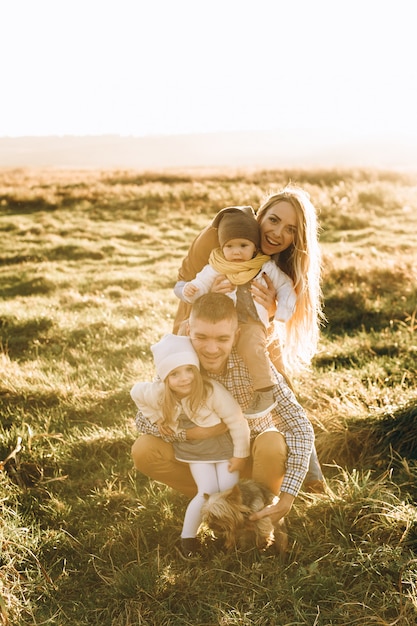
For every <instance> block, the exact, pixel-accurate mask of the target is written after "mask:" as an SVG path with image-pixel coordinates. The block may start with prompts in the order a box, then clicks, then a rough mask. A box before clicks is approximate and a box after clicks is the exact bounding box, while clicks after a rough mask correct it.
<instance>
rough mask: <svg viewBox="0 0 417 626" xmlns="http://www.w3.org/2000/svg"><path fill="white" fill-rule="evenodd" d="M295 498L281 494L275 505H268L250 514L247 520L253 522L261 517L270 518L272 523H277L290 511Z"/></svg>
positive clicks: (287, 494)
mask: <svg viewBox="0 0 417 626" xmlns="http://www.w3.org/2000/svg"><path fill="white" fill-rule="evenodd" d="M294 500H295V497H294V496H292V495H291V494H289V493H281V495H280V498H279V500H278V502H277V503H276V504H269V505H268V506H266V507H265V508H264V509H261V510H260V511H257V512H256V513H252V514H251V515H249V519H250V520H252V521H254V520H257V519H262V518H263V517H271V518H272V521H273V522H275V524H276V523H277V522H279V520H280V519H282V518H283V517H285V516H286V515H287V514H288V513H289V512H290V510H291V507H292V505H293V502H294Z"/></svg>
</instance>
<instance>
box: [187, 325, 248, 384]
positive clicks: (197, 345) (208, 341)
mask: <svg viewBox="0 0 417 626" xmlns="http://www.w3.org/2000/svg"><path fill="white" fill-rule="evenodd" d="M236 333H237V322H236V320H221V321H220V322H216V323H215V324H213V323H211V322H207V321H205V320H201V319H198V318H196V319H194V318H191V319H190V322H189V335H190V338H191V343H192V344H193V346H194V350H195V351H196V352H197V355H198V358H199V360H200V364H201V366H202V367H203V368H204V369H205V370H206V372H209V373H211V374H221V373H222V372H223V371H224V368H225V366H226V362H227V359H228V358H229V355H230V352H231V351H232V348H233V345H234V342H235V338H236Z"/></svg>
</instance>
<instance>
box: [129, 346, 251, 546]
mask: <svg viewBox="0 0 417 626" xmlns="http://www.w3.org/2000/svg"><path fill="white" fill-rule="evenodd" d="M151 350H152V353H153V356H154V362H155V367H156V371H157V374H158V376H159V380H156V381H155V382H143V383H136V384H135V385H134V386H133V388H132V390H131V392H130V394H131V396H132V399H133V400H134V402H135V403H136V405H137V406H138V408H139V409H140V410H141V411H142V413H143V415H144V417H146V418H147V419H149V421H151V422H152V423H154V424H157V426H158V430H159V433H160V435H161V436H163V437H167V438H169V437H170V436H172V435H173V434H178V433H183V440H182V441H178V440H173V446H174V451H175V457H176V459H177V460H178V461H182V462H184V463H189V464H190V471H191V474H192V476H193V478H194V480H195V482H196V485H197V495H196V496H195V497H194V498H193V499H192V500H191V502H190V503H189V504H188V507H187V510H186V513H185V518H184V523H183V527H182V532H181V552H182V554H183V555H184V556H187V557H190V556H193V555H194V554H197V553H198V546H199V543H198V540H197V538H196V536H197V531H198V528H199V526H200V523H201V508H202V506H203V504H204V494H212V493H216V492H218V491H225V490H226V489H230V488H231V487H233V485H235V484H236V483H237V482H238V480H239V471H240V470H242V469H243V467H244V464H245V459H246V458H247V457H248V456H249V453H250V444H249V437H250V434H249V426H248V422H247V420H246V419H245V418H244V416H243V414H242V410H241V408H240V406H239V404H238V403H237V402H236V400H235V399H234V398H233V396H232V395H231V394H230V393H229V392H228V391H227V390H226V389H225V388H224V387H223V385H221V384H220V383H218V382H216V381H214V380H208V379H206V378H204V377H203V376H202V375H201V373H200V371H199V367H200V364H199V361H198V357H197V354H196V352H195V350H194V348H193V346H192V344H191V340H190V338H189V337H184V336H181V335H172V334H168V335H165V336H164V337H163V338H162V339H161V341H159V342H158V343H156V344H155V345H153V346H151ZM221 421H222V422H224V423H225V424H226V426H227V428H228V429H229V430H228V432H227V433H225V434H223V435H219V436H217V437H210V438H207V439H199V440H187V429H188V428H192V427H194V426H203V427H208V426H214V425H215V424H218V423H219V422H221Z"/></svg>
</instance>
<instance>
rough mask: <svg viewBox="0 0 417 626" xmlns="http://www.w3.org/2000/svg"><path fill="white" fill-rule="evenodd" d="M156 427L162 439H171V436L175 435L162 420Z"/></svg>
mask: <svg viewBox="0 0 417 626" xmlns="http://www.w3.org/2000/svg"><path fill="white" fill-rule="evenodd" d="M156 425H157V426H158V431H159V434H160V435H161V436H162V437H172V435H174V434H175V433H174V431H173V430H172V428H170V427H169V426H167V425H166V424H165V423H164V422H163V421H162V420H159V422H157V423H156Z"/></svg>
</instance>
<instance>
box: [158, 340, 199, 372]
mask: <svg viewBox="0 0 417 626" xmlns="http://www.w3.org/2000/svg"><path fill="white" fill-rule="evenodd" d="M151 350H152V354H153V358H154V361H155V367H156V371H157V374H158V376H159V378H160V379H161V380H165V378H166V377H167V376H168V374H169V373H170V372H172V370H174V369H175V368H176V367H180V366H181V365H195V366H196V367H198V368H200V362H199V360H198V356H197V353H196V351H195V350H194V348H193V346H192V343H191V339H190V338H189V337H184V336H183V335H172V334H167V335H164V336H163V337H162V339H161V340H160V341H158V343H155V344H154V345H153V346H151Z"/></svg>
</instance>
